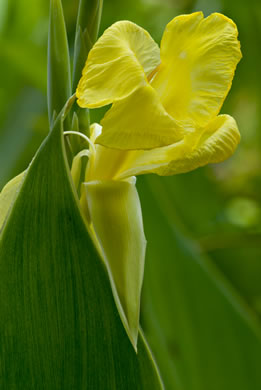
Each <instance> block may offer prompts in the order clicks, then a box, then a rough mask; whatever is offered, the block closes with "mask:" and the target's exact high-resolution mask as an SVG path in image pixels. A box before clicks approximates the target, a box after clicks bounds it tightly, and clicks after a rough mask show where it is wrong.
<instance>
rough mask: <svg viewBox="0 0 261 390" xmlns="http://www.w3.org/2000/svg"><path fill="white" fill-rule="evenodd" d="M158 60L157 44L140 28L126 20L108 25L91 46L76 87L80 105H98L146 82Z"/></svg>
mask: <svg viewBox="0 0 261 390" xmlns="http://www.w3.org/2000/svg"><path fill="white" fill-rule="evenodd" d="M159 62H160V54H159V47H158V45H157V44H156V43H155V42H154V41H153V39H152V38H151V36H150V35H149V33H148V32H147V31H145V30H144V29H143V28H141V27H139V26H137V25H136V24H134V23H132V22H128V21H121V22H117V23H115V24H113V25H112V26H111V27H109V28H108V29H107V30H106V31H105V32H104V33H103V35H102V36H101V37H100V39H99V40H98V41H97V42H96V44H95V45H94V46H93V48H92V49H91V51H90V53H89V56H88V59H87V62H86V64H85V67H84V69H83V74H82V78H81V80H80V82H79V85H78V88H77V92H76V95H77V98H78V104H79V105H80V106H81V107H89V108H93V107H101V106H104V105H106V104H110V103H112V102H114V101H117V100H119V99H122V98H125V97H126V96H128V95H129V94H130V93H132V92H133V91H135V90H136V89H137V88H139V87H140V86H143V85H146V84H147V82H148V81H147V76H148V75H149V74H150V73H151V72H152V71H153V70H154V69H155V68H156V67H157V66H158V64H159Z"/></svg>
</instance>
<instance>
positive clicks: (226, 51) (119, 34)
mask: <svg viewBox="0 0 261 390" xmlns="http://www.w3.org/2000/svg"><path fill="white" fill-rule="evenodd" d="M237 35H238V32H237V27H236V25H235V24H234V22H233V21H232V20H231V19H229V18H227V17H225V16H224V15H221V14H218V13H215V14H212V15H210V16H208V17H207V18H205V19H204V17H203V14H202V12H196V13H193V14H191V15H181V16H178V17H176V18H174V19H173V20H172V21H171V22H170V23H169V24H168V25H167V27H166V29H165V32H164V34H163V38H162V41H161V48H160V50H159V48H158V46H157V44H156V43H155V42H154V41H153V40H152V38H151V37H150V35H149V34H148V33H147V32H146V31H145V30H143V29H142V28H141V27H139V26H137V25H136V24H134V23H131V22H127V21H122V22H117V23H115V24H114V25H112V26H111V27H109V28H108V29H107V30H106V31H105V32H104V34H103V35H102V37H101V38H100V39H99V40H98V41H97V43H96V44H95V45H94V47H93V48H92V50H91V51H90V53H89V56H88V59H87V62H86V65H85V68H84V70H83V75H82V78H81V80H80V83H79V86H78V89H77V92H76V95H77V98H78V104H79V105H80V106H81V107H89V108H94V107H101V106H104V105H106V104H110V103H113V104H112V107H111V108H110V109H109V110H108V112H107V114H106V115H105V117H104V118H103V120H102V121H101V125H102V132H101V134H100V135H99V136H98V137H97V138H96V139H95V143H96V144H99V145H102V146H104V147H106V148H113V149H118V150H119V151H118V152H117V151H115V150H114V151H111V152H110V151H109V150H107V149H106V150H105V149H100V147H99V148H98V150H97V159H96V160H97V161H96V166H95V168H94V171H95V173H94V171H93V175H94V176H93V177H95V176H96V177H100V176H101V177H103V176H104V175H105V176H107V177H108V171H110V177H111V178H114V179H122V178H126V177H129V176H132V175H137V174H142V173H149V172H153V173H158V174H160V175H172V174H176V173H180V172H186V171H190V170H192V169H195V168H197V167H199V166H202V165H205V164H208V163H214V162H220V161H223V160H225V159H226V158H228V157H229V156H230V155H231V154H232V153H233V152H234V150H235V148H236V146H237V144H238V143H239V140H240V134H239V132H238V129H237V125H236V122H235V120H234V119H233V118H232V117H230V116H228V115H220V116H217V115H218V113H219V111H220V109H221V106H222V104H223V101H224V99H225V97H226V95H227V93H228V92H229V89H230V87H231V82H232V79H233V76H234V72H235V68H236V65H237V63H238V62H239V60H240V58H241V51H240V43H239V41H238V40H237ZM122 150H124V153H122V152H121V151H122ZM126 151H131V152H129V153H126ZM108 153H110V157H109V156H108ZM105 155H106V156H105ZM109 162H110V164H111V166H110V167H108V164H109ZM113 165H114V166H113Z"/></svg>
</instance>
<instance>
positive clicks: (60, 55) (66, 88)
mask: <svg viewBox="0 0 261 390" xmlns="http://www.w3.org/2000/svg"><path fill="white" fill-rule="evenodd" d="M47 96H48V115H49V122H50V124H51V123H52V121H53V118H54V114H55V115H58V114H59V112H60V111H61V110H62V108H63V106H64V104H65V103H66V101H67V100H68V99H69V97H70V96H71V71H70V56H69V47H68V40H67V33H66V26H65V21H64V15H63V9H62V4H61V0H51V2H50V22H49V35H48V88H47Z"/></svg>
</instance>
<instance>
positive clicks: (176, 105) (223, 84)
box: [151, 12, 241, 127]
mask: <svg viewBox="0 0 261 390" xmlns="http://www.w3.org/2000/svg"><path fill="white" fill-rule="evenodd" d="M237 36H238V31H237V27H236V25H235V24H234V22H233V21H232V20H231V19H229V18H227V17H226V16H224V15H221V14H218V13H215V14H212V15H210V16H208V17H207V18H206V19H204V18H203V14H202V12H196V13H193V14H191V15H181V16H178V17H176V18H174V19H173V20H172V21H171V22H170V23H169V24H168V25H167V27H166V30H165V32H164V35H163V38H162V42H161V51H160V53H161V64H160V66H159V68H158V72H157V74H156V75H155V77H154V78H153V80H152V83H151V85H152V86H153V87H154V88H155V89H156V90H157V92H158V94H159V96H160V99H161V102H162V104H163V106H164V107H165V109H166V111H167V112H168V113H169V114H170V115H172V116H173V117H174V118H175V119H178V120H180V119H186V118H188V117H189V118H191V119H193V120H194V121H195V124H196V126H198V127H203V126H205V125H206V124H207V123H208V122H209V120H210V119H211V118H212V117H214V116H215V115H217V114H218V112H219V110H220V108H221V105H222V104H223V101H224V99H225V97H226V95H227V93H228V91H229V89H230V87H231V82H232V79H233V76H234V72H235V68H236V65H237V63H238V62H239V60H240V58H241V51H240V43H239V41H238V40H237Z"/></svg>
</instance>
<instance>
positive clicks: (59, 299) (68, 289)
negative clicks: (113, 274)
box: [0, 126, 162, 390]
mask: <svg viewBox="0 0 261 390" xmlns="http://www.w3.org/2000/svg"><path fill="white" fill-rule="evenodd" d="M61 137H62V135H61V129H60V128H59V126H56V127H55V128H54V130H53V131H52V132H51V133H50V135H49V137H48V138H47V140H46V142H44V144H43V145H42V147H41V148H40V150H39V151H38V153H37V155H36V157H35V158H34V160H33V162H32V164H31V166H30V168H29V170H28V173H27V175H26V177H25V180H24V182H23V184H22V187H21V189H20V192H19V194H18V196H17V199H16V202H15V204H14V206H13V208H12V211H11V213H10V214H9V217H8V220H7V222H6V224H5V227H4V229H3V231H2V233H1V236H0V278H1V282H0V314H1V315H0V367H1V375H0V385H1V386H0V387H1V389H10V388H12V389H25V388H26V389H28V390H29V389H68V390H69V389H70V390H71V389H77V390H78V389H93V390H96V389H97V390H103V389H117V390H118V389H123V390H126V389H129V390H133V389H144V390H147V389H162V385H161V382H160V379H159V376H158V373H157V370H156V369H155V365H154V362H153V360H152V358H151V356H150V353H149V351H148V349H147V346H146V344H145V342H144V339H143V337H142V336H140V337H139V341H138V355H137V354H136V353H135V351H134V349H133V347H132V345H131V343H130V341H129V339H128V336H127V334H126V332H125V330H124V328H123V326H122V323H121V320H120V317H119V315H118V312H117V309H116V306H115V303H114V300H113V296H112V292H111V288H110V284H109V280H108V276H107V273H106V271H105V268H104V267H103V265H102V262H101V260H100V258H99V257H98V255H97V253H96V251H95V249H94V247H93V244H92V242H91V240H90V238H89V236H88V234H87V231H86V227H85V225H84V222H83V219H82V217H81V214H80V211H79V208H78V201H77V199H76V197H75V194H74V190H73V188H72V184H71V179H70V177H69V174H68V167H67V164H66V162H65V159H64V150H63V148H62V142H61V141H62V139H61Z"/></svg>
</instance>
